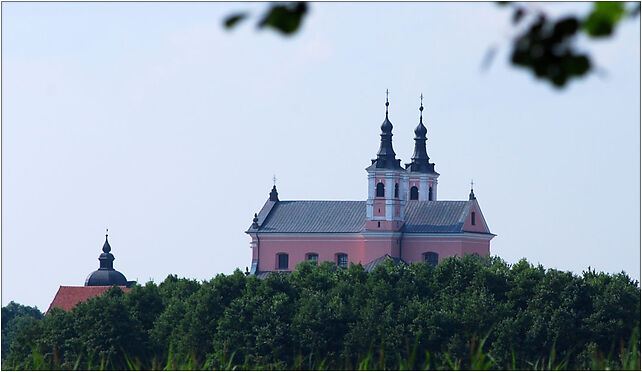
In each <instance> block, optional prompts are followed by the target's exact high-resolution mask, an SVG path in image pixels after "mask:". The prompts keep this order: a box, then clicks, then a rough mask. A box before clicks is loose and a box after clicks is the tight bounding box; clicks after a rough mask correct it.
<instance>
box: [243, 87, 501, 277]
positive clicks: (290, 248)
mask: <svg viewBox="0 0 642 372" xmlns="http://www.w3.org/2000/svg"><path fill="white" fill-rule="evenodd" d="M388 106H389V102H388V99H387V98H386V116H385V119H384V121H383V124H381V142H380V145H379V151H378V152H377V158H376V159H372V163H371V164H370V166H368V167H367V168H366V172H367V174H368V182H367V187H368V199H367V200H355V201H345V200H340V201H334V200H327V201H322V200H280V199H279V196H278V192H277V190H276V185H274V186H273V188H272V191H271V192H270V194H269V198H268V200H267V201H266V202H265V204H264V205H263V208H261V210H260V212H259V213H258V214H255V215H254V220H253V222H252V225H251V226H250V228H249V229H248V230H247V231H246V233H247V234H248V235H249V236H250V237H251V243H250V248H251V249H252V266H251V269H250V274H253V275H258V276H259V277H263V276H265V275H267V274H268V273H269V272H273V271H286V272H289V271H292V270H294V268H295V266H296V265H297V264H298V263H300V262H302V261H306V260H309V261H313V262H314V263H319V262H323V261H331V262H334V263H336V264H337V265H338V266H341V267H347V266H348V264H349V263H351V262H352V263H361V264H362V265H364V266H365V268H366V269H367V270H370V269H372V268H373V267H374V266H376V264H378V263H379V262H382V261H383V260H384V259H385V258H386V257H391V258H393V259H394V260H396V261H402V262H405V263H413V262H428V263H430V264H433V265H436V264H437V263H438V262H440V261H441V260H442V259H444V258H446V257H451V256H463V255H465V254H479V255H489V254H490V241H491V239H492V238H493V237H494V236H495V235H494V234H492V233H491V232H490V229H489V228H488V224H487V223H486V220H485V219H484V215H483V214H482V211H481V208H480V206H479V203H478V201H477V198H476V197H475V193H474V192H473V189H472V185H471V190H470V195H469V196H468V200H439V198H438V192H437V190H438V188H437V184H438V178H439V173H437V172H436V171H435V164H434V163H431V162H430V158H429V157H428V153H427V151H426V141H427V138H426V134H427V129H426V127H425V126H424V124H423V103H422V104H421V106H420V108H419V113H420V114H419V124H418V125H417V127H416V128H415V138H414V140H415V148H414V153H413V155H412V158H411V162H410V163H408V164H406V165H405V168H404V167H402V166H401V164H400V163H401V160H400V159H397V158H396V154H395V152H394V150H393V148H392V123H391V122H390V120H389V119H388Z"/></svg>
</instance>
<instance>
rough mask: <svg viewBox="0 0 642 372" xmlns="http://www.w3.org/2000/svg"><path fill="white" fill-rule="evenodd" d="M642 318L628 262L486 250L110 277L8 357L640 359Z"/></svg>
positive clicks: (336, 363) (84, 364)
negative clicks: (625, 268) (536, 261)
mask: <svg viewBox="0 0 642 372" xmlns="http://www.w3.org/2000/svg"><path fill="white" fill-rule="evenodd" d="M13 307H15V305H14V306H13ZM4 312H5V310H4V309H3V322H5V318H4ZM14 317H15V316H14ZM8 319H9V318H8ZM8 321H10V319H9V320H8ZM3 325H4V323H3ZM639 329H640V288H639V284H638V283H637V282H636V281H633V280H632V279H630V278H629V277H628V276H627V275H625V274H624V273H621V274H615V275H611V274H605V273H596V272H595V271H594V270H590V269H589V270H588V271H586V272H584V273H582V275H580V276H578V275H573V274H572V273H569V272H562V271H559V270H545V269H544V268H543V267H542V266H533V265H531V264H529V263H528V262H526V261H525V260H522V261H520V262H518V263H516V264H514V265H508V264H507V263H506V262H504V261H502V260H501V259H499V258H496V257H479V256H465V257H463V258H456V257H453V258H448V259H445V260H443V262H442V263H440V264H439V265H437V266H436V267H434V268H433V267H431V266H430V265H425V264H412V265H398V264H395V263H394V261H392V260H387V261H385V262H384V263H383V264H381V265H379V266H378V267H377V268H376V269H375V270H374V271H372V272H370V273H368V272H365V270H364V269H363V267H362V266H361V265H351V266H350V267H349V268H348V269H341V268H338V267H337V266H335V265H334V264H332V263H328V262H326V263H322V264H320V265H319V266H315V265H313V264H311V263H310V262H304V263H302V264H300V265H299V266H297V270H296V271H295V272H293V273H292V274H290V275H287V274H282V273H274V274H272V275H270V276H268V277H267V278H266V279H264V280H259V279H257V278H256V277H254V276H245V275H244V274H243V273H241V272H240V271H236V272H235V273H234V274H232V275H218V276H216V278H214V279H212V280H210V281H206V282H202V283H199V282H195V281H193V280H188V279H179V278H177V277H175V276H169V277H168V278H167V279H166V280H165V281H163V282H162V283H161V284H160V285H155V284H154V283H147V284H146V285H145V286H140V285H137V286H135V287H134V288H132V290H131V291H129V292H128V293H123V292H122V291H121V290H120V289H118V288H113V289H111V290H110V291H108V292H106V293H105V294H104V295H103V296H100V297H98V298H94V299H91V300H89V301H87V302H86V303H83V304H80V305H78V306H77V307H75V308H74V309H73V310H72V311H68V312H65V311H62V310H59V309H53V310H52V311H51V312H50V313H49V314H47V315H46V316H45V317H44V318H43V319H42V320H40V321H35V322H29V323H28V324H26V325H24V326H23V327H22V328H21V330H20V332H18V333H17V334H16V335H15V337H14V339H13V343H12V344H11V352H10V353H9V355H8V357H7V359H6V361H5V362H4V363H3V367H4V368H9V369H135V370H138V369H225V370H229V369H307V370H314V369H359V370H371V369H377V370H384V369H403V370H417V369H478V370H488V369H513V370H514V369H527V370H530V369H535V370H540V369H636V368H637V369H638V370H639V368H640V338H639ZM3 332H4V329H3Z"/></svg>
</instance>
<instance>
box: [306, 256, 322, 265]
mask: <svg viewBox="0 0 642 372" xmlns="http://www.w3.org/2000/svg"><path fill="white" fill-rule="evenodd" d="M306 258H307V260H308V261H311V262H310V263H311V264H313V265H314V266H316V265H318V264H319V255H318V254H316V253H308V254H307V257H306Z"/></svg>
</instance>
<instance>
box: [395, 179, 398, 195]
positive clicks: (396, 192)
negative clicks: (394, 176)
mask: <svg viewBox="0 0 642 372" xmlns="http://www.w3.org/2000/svg"><path fill="white" fill-rule="evenodd" d="M398 197H399V184H398V183H395V198H398Z"/></svg>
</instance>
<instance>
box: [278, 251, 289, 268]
mask: <svg viewBox="0 0 642 372" xmlns="http://www.w3.org/2000/svg"><path fill="white" fill-rule="evenodd" d="M276 257H277V266H276V267H277V268H278V269H279V270H287V269H288V254H287V253H279V254H277V255H276Z"/></svg>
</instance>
